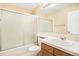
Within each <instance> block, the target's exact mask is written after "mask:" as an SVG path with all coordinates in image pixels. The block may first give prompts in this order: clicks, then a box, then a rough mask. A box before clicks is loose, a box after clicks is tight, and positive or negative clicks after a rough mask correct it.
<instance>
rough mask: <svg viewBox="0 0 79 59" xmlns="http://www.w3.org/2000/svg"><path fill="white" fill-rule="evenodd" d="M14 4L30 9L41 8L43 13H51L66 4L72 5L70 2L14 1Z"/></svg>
mask: <svg viewBox="0 0 79 59" xmlns="http://www.w3.org/2000/svg"><path fill="white" fill-rule="evenodd" d="M14 5H16V6H19V7H22V8H26V9H29V10H32V11H33V10H35V9H36V10H40V11H41V12H43V13H49V12H51V11H55V10H56V9H58V8H59V9H61V8H62V7H64V6H67V5H70V4H69V3H50V4H49V3H44V4H43V3H14Z"/></svg>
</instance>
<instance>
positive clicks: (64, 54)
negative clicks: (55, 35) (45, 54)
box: [54, 48, 72, 56]
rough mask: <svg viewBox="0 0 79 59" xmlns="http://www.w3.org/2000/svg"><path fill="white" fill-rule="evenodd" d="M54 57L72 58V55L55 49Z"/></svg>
mask: <svg viewBox="0 0 79 59" xmlns="http://www.w3.org/2000/svg"><path fill="white" fill-rule="evenodd" d="M54 55H55V56H72V55H71V54H68V53H66V52H64V51H61V50H58V49H56V48H54Z"/></svg>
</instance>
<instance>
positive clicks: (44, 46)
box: [41, 43, 53, 54]
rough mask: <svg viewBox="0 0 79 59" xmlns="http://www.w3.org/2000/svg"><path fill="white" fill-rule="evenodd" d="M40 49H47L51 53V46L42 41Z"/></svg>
mask: <svg viewBox="0 0 79 59" xmlns="http://www.w3.org/2000/svg"><path fill="white" fill-rule="evenodd" d="M41 46H42V49H45V50H46V51H48V52H49V53H52V54H53V47H51V46H49V45H47V44H44V43H42V45H41Z"/></svg>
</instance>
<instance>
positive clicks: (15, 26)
mask: <svg viewBox="0 0 79 59" xmlns="http://www.w3.org/2000/svg"><path fill="white" fill-rule="evenodd" d="M1 24H2V26H1V37H2V38H1V45H2V50H6V49H10V48H14V47H18V46H22V45H23V36H22V35H23V28H22V27H23V22H22V14H18V13H14V12H11V11H6V10H2V21H1Z"/></svg>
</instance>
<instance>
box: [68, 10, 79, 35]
mask: <svg viewBox="0 0 79 59" xmlns="http://www.w3.org/2000/svg"><path fill="white" fill-rule="evenodd" d="M68 32H69V33H70V34H79V11H72V12H69V13H68Z"/></svg>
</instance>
